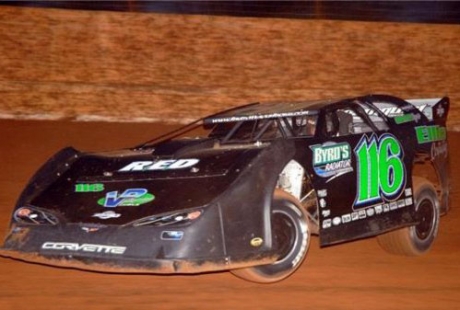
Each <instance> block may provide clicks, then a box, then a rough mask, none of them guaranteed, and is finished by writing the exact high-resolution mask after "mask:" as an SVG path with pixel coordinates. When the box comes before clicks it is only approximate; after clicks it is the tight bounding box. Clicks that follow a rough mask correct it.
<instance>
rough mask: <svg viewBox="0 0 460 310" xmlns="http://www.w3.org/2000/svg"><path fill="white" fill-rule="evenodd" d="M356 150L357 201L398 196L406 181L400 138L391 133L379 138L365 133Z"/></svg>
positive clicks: (387, 199)
mask: <svg viewBox="0 0 460 310" xmlns="http://www.w3.org/2000/svg"><path fill="white" fill-rule="evenodd" d="M354 152H355V154H356V158H357V170H358V174H357V176H358V178H357V195H356V201H355V204H356V205H358V206H359V205H364V204H368V203H370V202H374V201H381V200H384V201H392V200H395V199H397V198H398V197H399V195H400V194H401V192H402V190H403V188H404V186H405V183H406V170H405V167H404V162H403V157H404V152H403V148H402V146H401V144H400V143H399V141H398V140H397V139H396V138H395V137H394V136H393V135H391V134H384V135H382V136H380V137H378V138H377V136H376V135H372V136H371V137H368V136H363V137H362V138H361V140H360V141H359V143H358V145H357V146H356V148H355V149H354Z"/></svg>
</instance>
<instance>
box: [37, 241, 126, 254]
mask: <svg viewBox="0 0 460 310" xmlns="http://www.w3.org/2000/svg"><path fill="white" fill-rule="evenodd" d="M42 249H43V250H56V251H74V252H91V253H106V254H118V255H120V254H123V253H125V251H126V247H124V246H111V245H101V244H89V243H84V244H78V243H70V242H45V243H43V244H42Z"/></svg>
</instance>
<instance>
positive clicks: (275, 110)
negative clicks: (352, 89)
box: [204, 99, 344, 124]
mask: <svg viewBox="0 0 460 310" xmlns="http://www.w3.org/2000/svg"><path fill="white" fill-rule="evenodd" d="M341 100H344V99H329V100H312V101H277V102H263V103H261V102H256V103H252V104H248V105H245V106H242V107H237V108H234V109H230V110H226V111H223V112H220V113H217V114H214V115H211V116H209V117H206V118H205V119H204V123H205V124H217V123H228V122H238V121H251V120H260V119H273V118H279V117H292V116H302V115H316V114H318V111H319V110H320V109H321V108H322V107H324V106H327V105H330V104H332V103H337V102H340V101H341Z"/></svg>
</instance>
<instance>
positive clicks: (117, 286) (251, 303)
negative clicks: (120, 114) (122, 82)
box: [0, 121, 460, 310]
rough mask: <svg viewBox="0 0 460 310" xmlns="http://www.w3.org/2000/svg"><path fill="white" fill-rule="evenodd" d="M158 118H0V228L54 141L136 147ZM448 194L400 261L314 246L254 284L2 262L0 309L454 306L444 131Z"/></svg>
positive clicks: (455, 140)
mask: <svg viewBox="0 0 460 310" xmlns="http://www.w3.org/2000/svg"><path fill="white" fill-rule="evenodd" d="M170 128H171V127H170V126H169V127H168V126H164V125H160V124H150V125H147V124H136V125H132V124H98V123H90V124H88V123H70V122H23V121H1V122H0V132H1V136H0V162H1V164H2V165H1V166H2V173H1V174H0V188H1V189H2V190H1V195H0V206H1V207H0V229H1V230H2V231H6V228H7V225H8V220H9V217H10V212H11V209H12V207H13V205H14V203H15V199H16V198H17V197H18V195H19V193H20V191H21V190H22V188H23V186H24V185H25V183H26V182H27V180H28V178H29V177H30V176H31V174H32V173H33V172H34V171H35V170H36V169H37V168H38V166H39V165H40V164H41V163H42V162H43V161H44V160H46V159H47V158H48V157H49V156H50V155H52V154H53V153H54V152H55V151H57V150H58V149H59V148H61V147H63V146H66V145H74V146H76V147H77V148H80V149H85V150H104V149H113V148H119V147H125V146H130V145H134V144H137V143H138V142H141V141H143V140H147V139H148V138H150V137H152V136H154V135H156V134H158V133H160V132H162V131H165V130H168V129H170ZM449 134H450V136H449V139H450V151H451V156H452V172H453V173H452V175H453V177H454V178H453V193H452V209H451V212H450V213H449V214H448V215H447V216H446V217H443V218H442V222H441V228H440V233H439V236H438V239H437V241H436V243H435V245H434V247H433V249H432V251H431V252H430V253H429V254H428V255H425V256H423V257H418V258H408V257H399V256H394V255H390V254H387V253H385V252H384V251H383V250H381V249H380V248H379V246H378V244H377V242H376V240H375V239H367V240H362V241H358V242H353V243H348V244H343V245H338V246H333V247H329V248H323V249H320V248H319V245H318V242H317V240H316V239H314V242H313V243H312V246H311V248H310V252H309V253H308V257H307V260H306V261H305V263H304V264H303V265H302V266H301V267H300V269H299V270H298V271H297V272H296V273H295V274H294V275H293V276H292V277H290V278H288V279H287V280H285V281H283V282H280V283H278V284H273V285H258V284H253V283H249V282H245V281H243V280H240V279H238V278H236V277H234V276H232V275H231V274H230V273H227V272H223V273H212V274H203V275H192V276H157V275H118V274H102V273H96V272H85V271H78V270H71V269H60V268H54V267H47V266H41V265H35V264H28V263H23V262H19V261H15V260H11V259H0V309H2V310H10V309H77V308H78V309H138V310H141V309H238V308H244V309H253V310H254V309H273V310H279V309H402V308H404V309H430V310H431V309H459V308H460V264H459V260H460V226H459V225H458V221H459V220H460V208H459V207H458V203H459V200H460V196H459V191H458V183H459V181H460V179H459V178H458V177H457V173H456V172H460V159H459V158H458V157H456V156H453V155H455V154H456V149H457V148H458V147H460V134H456V133H449Z"/></svg>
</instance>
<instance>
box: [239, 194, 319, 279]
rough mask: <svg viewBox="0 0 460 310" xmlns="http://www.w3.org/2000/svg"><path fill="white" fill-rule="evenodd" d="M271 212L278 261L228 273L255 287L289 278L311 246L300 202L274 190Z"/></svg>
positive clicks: (306, 222)
mask: <svg viewBox="0 0 460 310" xmlns="http://www.w3.org/2000/svg"><path fill="white" fill-rule="evenodd" d="M271 212H272V231H273V242H274V244H279V253H280V257H279V258H278V260H277V261H276V262H274V263H272V264H268V265H260V266H254V267H248V268H242V269H234V270H231V272H232V273H233V274H234V275H235V276H237V277H239V278H242V279H245V280H248V281H251V282H256V283H274V282H278V281H281V280H283V279H285V278H287V277H289V276H290V275H291V274H293V273H294V271H296V270H297V268H299V266H300V265H301V264H302V262H303V261H304V259H305V257H306V255H307V252H308V248H309V246H310V229H309V227H308V218H307V214H306V211H305V210H304V209H303V208H302V207H301V205H300V202H299V201H298V200H297V199H296V198H294V197H293V196H291V195H289V194H287V193H286V192H284V191H282V190H276V191H275V193H274V195H273V203H272V210H271Z"/></svg>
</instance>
